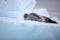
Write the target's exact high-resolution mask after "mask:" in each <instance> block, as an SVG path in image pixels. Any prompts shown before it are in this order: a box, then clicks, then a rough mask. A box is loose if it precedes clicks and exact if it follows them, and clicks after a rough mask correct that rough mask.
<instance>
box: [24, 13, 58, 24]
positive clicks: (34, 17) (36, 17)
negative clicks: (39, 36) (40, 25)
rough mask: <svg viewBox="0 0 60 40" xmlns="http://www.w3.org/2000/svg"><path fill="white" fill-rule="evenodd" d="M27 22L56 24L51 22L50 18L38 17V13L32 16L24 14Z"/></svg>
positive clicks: (31, 14)
mask: <svg viewBox="0 0 60 40" xmlns="http://www.w3.org/2000/svg"><path fill="white" fill-rule="evenodd" d="M24 19H25V20H32V21H38V22H45V23H56V24H57V22H55V21H53V20H51V19H50V18H48V17H45V16H40V15H37V14H36V13H30V14H27V13H26V14H24Z"/></svg>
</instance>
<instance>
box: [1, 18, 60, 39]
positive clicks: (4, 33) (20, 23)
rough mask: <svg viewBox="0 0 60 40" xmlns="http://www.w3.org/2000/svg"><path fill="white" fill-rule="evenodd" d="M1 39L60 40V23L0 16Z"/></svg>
mask: <svg viewBox="0 0 60 40" xmlns="http://www.w3.org/2000/svg"><path fill="white" fill-rule="evenodd" d="M0 40H60V24H52V23H42V22H35V21H27V20H26V21H25V20H23V18H20V19H19V18H8V17H7V18H5V17H0Z"/></svg>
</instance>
